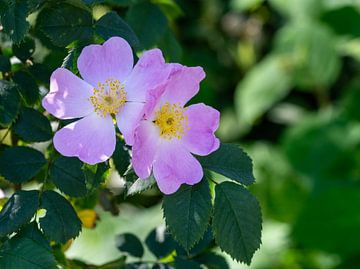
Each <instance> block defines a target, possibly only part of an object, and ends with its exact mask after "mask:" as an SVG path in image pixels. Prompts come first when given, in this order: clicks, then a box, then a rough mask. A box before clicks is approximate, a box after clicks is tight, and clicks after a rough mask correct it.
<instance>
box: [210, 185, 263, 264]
mask: <svg viewBox="0 0 360 269" xmlns="http://www.w3.org/2000/svg"><path fill="white" fill-rule="evenodd" d="M215 192H216V196H215V205H214V219H213V231H214V234H215V240H216V242H217V243H218V244H219V246H220V248H221V249H222V250H223V251H225V252H227V253H228V254H230V255H231V257H232V258H233V259H235V260H237V261H241V262H244V263H246V264H250V262H251V259H252V256H253V255H254V253H255V251H256V250H257V249H258V248H259V247H260V244H261V225H262V224H261V223H262V218H261V210H260V205H259V203H258V201H257V200H256V198H255V197H254V196H253V195H252V194H251V193H250V192H249V191H248V190H246V189H245V188H244V187H243V186H241V185H239V184H236V183H234V182H223V183H221V184H218V185H216V188H215Z"/></svg>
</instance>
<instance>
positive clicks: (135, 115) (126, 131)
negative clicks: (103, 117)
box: [116, 102, 144, 145]
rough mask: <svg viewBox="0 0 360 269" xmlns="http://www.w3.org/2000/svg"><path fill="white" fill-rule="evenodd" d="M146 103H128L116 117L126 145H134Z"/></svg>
mask: <svg viewBox="0 0 360 269" xmlns="http://www.w3.org/2000/svg"><path fill="white" fill-rule="evenodd" d="M143 110H144V103H136V102H127V103H125V106H124V107H123V108H122V109H121V111H120V112H119V113H118V114H117V115H116V123H117V126H118V127H119V130H120V132H121V133H122V134H123V136H124V139H125V142H126V144H128V145H132V144H133V143H134V132H135V128H136V127H137V126H138V125H139V122H140V120H141V119H142V117H143V115H144V111H143Z"/></svg>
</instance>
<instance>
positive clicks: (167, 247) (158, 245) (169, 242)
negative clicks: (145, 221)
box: [145, 226, 176, 259]
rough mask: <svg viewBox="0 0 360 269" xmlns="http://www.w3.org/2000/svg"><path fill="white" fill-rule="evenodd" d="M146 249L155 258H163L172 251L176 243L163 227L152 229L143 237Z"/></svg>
mask: <svg viewBox="0 0 360 269" xmlns="http://www.w3.org/2000/svg"><path fill="white" fill-rule="evenodd" d="M145 244H146V246H147V247H148V249H149V250H150V251H151V253H152V254H154V255H155V256H156V257H157V258H160V259H161V258H164V257H166V256H168V255H169V254H170V253H171V252H173V251H174V249H175V246H176V243H175V242H174V240H173V239H172V238H171V236H170V234H169V233H168V232H167V231H166V229H165V227H162V226H160V227H158V228H156V229H154V230H152V231H151V232H150V233H149V234H148V236H147V237H146V239H145Z"/></svg>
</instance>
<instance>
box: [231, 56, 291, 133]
mask: <svg viewBox="0 0 360 269" xmlns="http://www.w3.org/2000/svg"><path fill="white" fill-rule="evenodd" d="M287 68H288V67H287V65H286V61H285V59H284V58H282V57H279V56H269V57H267V58H265V60H263V61H262V62H260V63H258V64H257V65H256V66H255V67H254V68H253V69H251V70H250V71H249V72H248V73H247V75H246V76H245V78H244V79H243V80H242V81H241V82H240V84H239V85H238V86H237V88H236V92H235V105H236V108H237V115H238V119H239V122H242V123H244V124H246V125H249V126H251V125H253V124H254V122H255V121H256V120H257V119H258V118H260V117H261V116H262V115H263V114H264V113H265V112H266V111H267V110H268V109H269V108H271V107H272V106H273V105H274V104H275V103H276V102H278V101H279V100H281V99H282V98H283V97H284V96H285V95H286V94H287V93H288V92H289V90H290V89H291V80H290V77H289V74H288V72H289V70H287ZM264 81H266V83H264ZM259 96H261V98H259Z"/></svg>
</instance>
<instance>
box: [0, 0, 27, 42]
mask: <svg viewBox="0 0 360 269" xmlns="http://www.w3.org/2000/svg"><path fill="white" fill-rule="evenodd" d="M28 12H29V8H28V5H27V2H26V1H23V0H2V1H1V2H0V19H1V24H2V26H3V27H4V32H5V33H6V34H8V35H9V36H10V38H11V39H12V40H13V41H14V42H15V43H19V42H20V41H21V40H23V38H24V36H25V34H26V33H27V32H28V30H29V27H30V25H29V23H28V22H27V21H26V17H27V15H28Z"/></svg>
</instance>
